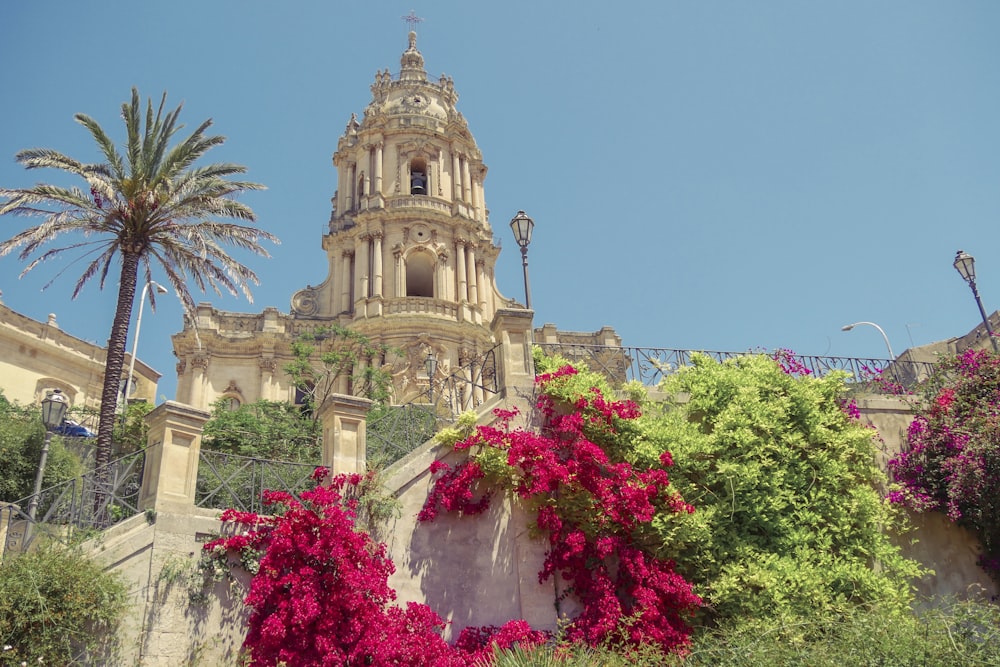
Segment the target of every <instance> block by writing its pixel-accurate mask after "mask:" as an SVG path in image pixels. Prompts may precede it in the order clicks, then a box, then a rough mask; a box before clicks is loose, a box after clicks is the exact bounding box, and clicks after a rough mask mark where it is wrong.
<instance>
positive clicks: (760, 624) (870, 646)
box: [668, 601, 1000, 667]
mask: <svg viewBox="0 0 1000 667" xmlns="http://www.w3.org/2000/svg"><path fill="white" fill-rule="evenodd" d="M937 604H938V605H940V606H934V607H930V608H926V609H921V610H919V611H917V612H915V613H909V612H907V613H902V614H900V613H898V612H897V611H896V610H894V609H885V608H881V607H868V606H857V607H851V608H846V609H845V610H844V611H842V612H838V613H823V612H821V611H817V612H816V613H814V614H810V615H804V616H803V615H800V616H798V617H797V618H795V619H794V620H792V619H788V618H768V619H743V620H740V621H735V622H732V623H728V624H726V625H725V626H724V627H722V628H720V629H718V630H716V631H712V632H707V633H704V634H702V635H699V636H698V637H697V638H696V639H695V641H694V645H693V646H692V650H691V654H690V655H689V656H688V657H687V659H686V660H684V661H678V662H676V663H668V664H673V665H676V666H677V667H680V666H683V667H702V666H704V667H709V666H711V667H772V666H773V665H802V666H803V667H804V666H806V665H808V666H809V667H843V666H844V665H851V667H912V666H913V665H920V666H921V667H953V666H954V665H984V666H985V665H1000V608H998V607H996V606H995V605H992V604H989V603H986V602H976V601H962V602H959V601H938V603H937Z"/></svg>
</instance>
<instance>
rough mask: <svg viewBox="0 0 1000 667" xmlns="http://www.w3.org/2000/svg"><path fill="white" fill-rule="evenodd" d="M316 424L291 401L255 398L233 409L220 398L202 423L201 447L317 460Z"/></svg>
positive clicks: (271, 457) (276, 458) (274, 457)
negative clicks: (207, 418)
mask: <svg viewBox="0 0 1000 667" xmlns="http://www.w3.org/2000/svg"><path fill="white" fill-rule="evenodd" d="M320 438H321V433H320V425H319V423H318V422H316V421H315V420H313V419H311V418H310V417H308V416H307V415H304V414H303V412H302V410H301V409H300V408H299V407H298V406H295V405H292V404H291V403H285V402H281V401H257V402H255V403H245V404H243V405H240V407H239V408H237V409H236V410H230V409H229V402H228V400H227V399H225V398H221V399H219V400H218V401H216V402H215V403H214V404H213V405H212V417H211V419H209V420H208V422H207V423H206V424H205V430H204V434H203V440H202V447H203V448H204V449H208V450H212V451H218V452H226V453H229V454H238V455H240V456H247V457H251V458H259V459H268V460H272V461H301V462H304V463H319V461H320V454H321V452H320V447H321V444H320Z"/></svg>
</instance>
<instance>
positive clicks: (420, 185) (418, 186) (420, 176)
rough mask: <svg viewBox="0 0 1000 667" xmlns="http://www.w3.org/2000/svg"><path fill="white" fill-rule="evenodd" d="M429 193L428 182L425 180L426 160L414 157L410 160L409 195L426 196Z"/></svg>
mask: <svg viewBox="0 0 1000 667" xmlns="http://www.w3.org/2000/svg"><path fill="white" fill-rule="evenodd" d="M428 192H430V182H429V180H428V178H427V160H425V159H423V158H422V157H415V158H413V159H412V160H410V194H411V195H426V194H427V193H428Z"/></svg>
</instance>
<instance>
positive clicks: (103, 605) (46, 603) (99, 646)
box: [0, 547, 127, 665]
mask: <svg viewBox="0 0 1000 667" xmlns="http://www.w3.org/2000/svg"><path fill="white" fill-rule="evenodd" d="M126 593H127V589H126V586H125V584H124V583H123V582H122V581H121V579H120V578H119V577H118V576H116V575H113V574H110V573H108V572H105V571H104V570H103V569H101V567H100V566H98V565H97V564H96V563H94V562H93V561H92V560H90V559H89V558H87V557H86V556H85V555H83V554H81V553H79V552H76V551H68V550H63V549H58V548H55V547H44V548H41V549H38V550H36V551H32V552H29V553H26V554H21V555H16V556H8V557H7V558H5V559H4V561H3V563H0V641H2V643H3V644H4V651H3V652H2V653H0V665H20V664H22V662H27V663H28V664H32V665H34V664H46V665H71V664H94V663H97V662H99V661H100V660H99V658H100V657H101V656H103V655H105V654H106V653H107V652H108V651H109V650H111V648H112V646H111V644H112V643H113V638H114V632H115V628H116V627H117V624H118V622H119V620H120V619H121V618H122V615H123V614H124V613H125V609H126V607H127V601H126ZM8 646H9V647H10V648H9V649H8V648H6V647H8Z"/></svg>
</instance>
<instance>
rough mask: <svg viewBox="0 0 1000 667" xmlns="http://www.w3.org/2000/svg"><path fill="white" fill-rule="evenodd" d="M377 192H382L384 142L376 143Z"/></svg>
mask: <svg viewBox="0 0 1000 667" xmlns="http://www.w3.org/2000/svg"><path fill="white" fill-rule="evenodd" d="M375 194H377V195H380V196H381V194H382V142H381V141H380V142H378V143H377V144H375Z"/></svg>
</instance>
